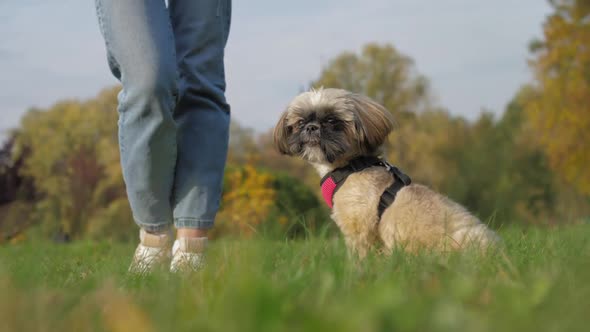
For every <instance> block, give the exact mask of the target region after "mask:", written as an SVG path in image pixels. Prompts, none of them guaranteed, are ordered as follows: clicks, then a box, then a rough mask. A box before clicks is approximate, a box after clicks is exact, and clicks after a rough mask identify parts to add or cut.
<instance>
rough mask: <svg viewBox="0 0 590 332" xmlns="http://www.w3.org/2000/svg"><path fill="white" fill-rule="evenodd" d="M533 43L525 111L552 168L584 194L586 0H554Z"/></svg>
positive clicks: (589, 87) (589, 127)
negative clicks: (531, 87)
mask: <svg viewBox="0 0 590 332" xmlns="http://www.w3.org/2000/svg"><path fill="white" fill-rule="evenodd" d="M551 3H552V5H553V6H554V10H555V11H554V13H553V14H552V15H550V16H549V17H548V18H547V20H546V22H545V24H544V29H543V32H544V40H543V41H541V42H538V43H536V44H535V45H533V47H534V49H533V51H534V56H535V57H534V59H533V60H532V61H531V65H532V67H533V69H534V71H535V77H536V83H537V85H536V89H537V91H536V92H537V93H536V94H535V95H534V96H533V98H531V99H530V101H529V103H528V104H527V105H526V110H527V114H528V116H529V118H530V121H531V125H532V127H533V129H534V130H535V132H536V134H537V137H538V140H539V142H540V143H541V146H542V148H543V149H544V151H545V153H546V154H547V156H548V157H549V161H550V164H551V167H552V168H553V170H554V171H555V172H556V174H558V175H559V176H560V177H562V179H564V180H566V181H567V182H569V183H571V184H572V185H573V186H575V187H576V188H577V189H578V190H579V191H580V192H581V193H584V194H587V195H588V194H590V172H588V167H590V153H589V151H590V48H589V47H588V45H590V3H589V2H588V1H567V0H556V1H552V2H551Z"/></svg>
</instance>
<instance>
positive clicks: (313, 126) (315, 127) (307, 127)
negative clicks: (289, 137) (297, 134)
mask: <svg viewBox="0 0 590 332" xmlns="http://www.w3.org/2000/svg"><path fill="white" fill-rule="evenodd" d="M319 129H320V126H318V125H317V124H315V123H308V124H307V125H305V131H306V132H308V133H313V132H315V131H318V130H319Z"/></svg>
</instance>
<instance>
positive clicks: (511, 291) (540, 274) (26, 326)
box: [0, 225, 590, 331]
mask: <svg viewBox="0 0 590 332" xmlns="http://www.w3.org/2000/svg"><path fill="white" fill-rule="evenodd" d="M501 235H502V236H503V238H504V240H505V246H506V250H505V255H501V254H495V255H491V256H487V257H481V256H478V255H477V254H475V253H471V254H452V255H442V256H441V255H435V254H429V253H423V254H420V255H407V254H404V253H402V252H396V253H394V254H393V255H392V256H389V257H383V256H377V255H373V256H370V257H368V259H366V260H365V261H363V262H356V261H352V260H349V259H348V258H347V255H346V250H345V248H344V246H343V244H342V242H341V241H340V240H339V239H323V238H311V239H308V240H298V241H271V240H265V239H253V240H237V241H234V240H229V239H223V240H220V241H216V242H214V243H213V244H212V246H211V250H210V252H209V256H208V266H207V268H206V269H205V270H204V271H203V272H202V273H199V274H197V275H194V276H190V277H178V276H174V275H170V274H168V273H158V274H155V275H152V276H150V277H147V278H136V277H132V276H129V275H127V273H126V269H127V264H128V262H129V259H130V256H131V254H132V253H133V249H134V248H133V245H123V244H109V243H75V244H70V245H55V244H51V243H25V244H21V245H15V246H6V247H2V248H0V294H1V295H0V322H1V325H0V330H2V331H93V330H98V331H102V330H110V331H150V330H153V331H285V330H287V331H332V330H333V331H587V330H588V326H587V323H586V321H587V318H588V314H590V225H578V226H570V227H568V228H563V229H558V230H548V229H532V230H527V231H520V230H514V229H513V230H504V231H503V232H502V233H501Z"/></svg>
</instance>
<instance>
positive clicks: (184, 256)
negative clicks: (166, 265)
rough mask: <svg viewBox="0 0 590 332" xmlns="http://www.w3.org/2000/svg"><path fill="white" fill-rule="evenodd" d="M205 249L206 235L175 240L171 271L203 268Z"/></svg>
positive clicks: (192, 270) (191, 270)
mask: <svg viewBox="0 0 590 332" xmlns="http://www.w3.org/2000/svg"><path fill="white" fill-rule="evenodd" d="M205 249H207V238H206V237H198V238H179V239H178V240H176V241H174V245H173V246H172V262H170V272H173V273H190V272H196V271H199V270H201V269H202V268H203V267H204V266H205Z"/></svg>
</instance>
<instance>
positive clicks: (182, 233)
mask: <svg viewBox="0 0 590 332" xmlns="http://www.w3.org/2000/svg"><path fill="white" fill-rule="evenodd" d="M208 233H209V230H208V229H197V228H179V229H178V230H177V231H176V237H177V238H179V239H180V238H207V234H208Z"/></svg>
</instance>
